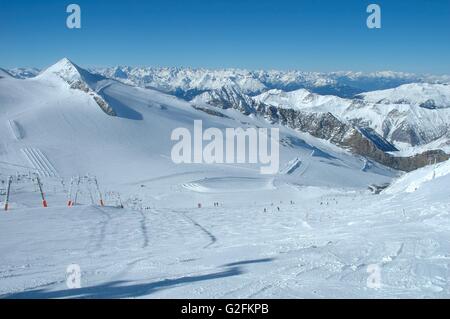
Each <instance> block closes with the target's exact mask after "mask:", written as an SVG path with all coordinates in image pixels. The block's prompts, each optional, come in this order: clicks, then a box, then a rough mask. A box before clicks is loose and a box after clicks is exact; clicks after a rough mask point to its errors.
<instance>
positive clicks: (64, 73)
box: [38, 58, 82, 83]
mask: <svg viewBox="0 0 450 319" xmlns="http://www.w3.org/2000/svg"><path fill="white" fill-rule="evenodd" d="M54 76H57V77H59V78H62V79H63V80H64V81H66V82H68V83H73V82H75V81H80V80H82V77H81V72H80V68H79V67H78V66H77V65H76V64H74V63H73V62H72V61H70V60H69V59H67V58H63V59H61V60H59V61H58V62H56V63H55V64H53V65H52V66H50V67H49V68H47V69H46V70H44V71H43V72H42V73H41V74H40V75H39V76H38V77H39V78H44V77H46V78H47V77H54Z"/></svg>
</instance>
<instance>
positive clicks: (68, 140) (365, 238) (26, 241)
mask: <svg viewBox="0 0 450 319" xmlns="http://www.w3.org/2000/svg"><path fill="white" fill-rule="evenodd" d="M80 83H81V85H80ZM71 87H76V88H71ZM78 88H82V89H78ZM98 97H100V98H101V99H103V100H104V101H106V102H107V104H108V105H109V106H110V107H111V108H112V109H113V111H114V113H115V114H116V115H117V116H111V115H108V114H106V113H105V112H104V111H103V110H102V109H101V108H100V106H99V104H98V103H97V102H96V100H95V98H98ZM222 112H223V115H225V116H226V117H220V116H214V115H209V114H207V113H205V112H202V111H200V110H196V109H195V108H193V107H192V106H191V105H190V104H189V103H188V102H185V101H183V100H180V99H177V98H175V97H173V96H170V95H167V94H164V93H161V92H159V91H155V90H148V89H142V88H136V87H132V86H128V85H125V84H122V83H119V82H116V81H114V80H110V79H106V78H103V77H100V76H94V75H91V74H90V73H88V72H86V71H84V70H83V69H81V68H79V67H77V66H76V65H73V64H72V63H71V62H70V61H68V60H62V61H60V62H59V63H57V64H56V65H55V66H52V67H51V68H49V69H47V70H46V71H44V72H43V73H41V74H40V75H39V76H37V77H35V78H31V79H26V80H19V79H14V78H12V77H7V76H5V77H3V78H1V79H0V136H1V139H0V179H2V180H4V179H5V178H6V177H7V176H8V175H15V174H16V173H17V172H19V173H21V174H28V173H29V172H36V173H38V174H40V176H41V179H42V181H43V184H44V189H45V192H46V196H47V201H48V203H49V207H48V208H46V209H44V208H41V207H40V205H41V203H40V197H39V194H38V193H37V192H36V189H35V187H34V186H33V185H31V184H30V183H27V182H26V181H24V180H22V181H21V182H17V183H13V188H12V193H11V202H10V211H9V212H8V213H4V212H1V213H0V256H1V259H0V297H2V298H74V297H83V298H107V297H113V298H164V297H175V298H179V297H185V298H228V297H250V298H258V297H269V298H291V297H312V298H317V297H367V298H371V297H417V298H422V297H448V296H450V290H449V282H448V278H449V268H448V261H449V259H448V258H449V256H448V251H449V242H450V240H449V239H450V236H449V232H448V229H449V228H448V227H449V218H448V214H447V213H446V212H447V211H448V209H449V206H450V200H449V199H447V197H448V196H446V195H445V194H444V192H442V193H439V194H440V195H439V194H438V193H437V192H435V195H434V196H433V197H432V199H433V200H432V201H431V200H429V199H428V198H429V197H428V195H427V194H428V193H424V192H421V191H416V192H413V193H404V192H403V191H399V192H398V193H392V194H389V193H383V194H381V195H379V196H375V195H372V194H369V192H368V191H367V187H368V185H372V184H377V185H382V184H384V183H386V182H390V181H391V180H392V178H394V177H396V175H397V173H396V172H393V171H391V170H389V169H387V168H385V167H382V166H379V165H377V164H375V163H373V164H372V165H367V162H366V161H365V160H364V159H362V158H358V157H355V156H353V155H351V154H349V153H348V152H346V151H344V150H342V149H339V148H338V147H336V146H333V145H331V144H330V143H328V142H327V141H322V140H319V139H316V138H312V137H311V136H309V135H307V134H300V133H298V132H294V131H292V130H288V129H285V128H280V129H281V130H280V133H281V141H280V156H281V162H280V169H281V170H282V171H281V173H280V174H278V175H274V176H265V175H260V174H259V166H258V165H255V164H214V165H207V164H183V165H176V164H174V163H173V162H172V161H171V159H170V153H171V148H172V146H173V144H174V142H173V141H171V140H170V136H171V133H172V130H173V129H175V128H178V127H186V128H189V129H191V130H192V127H193V122H194V120H202V121H203V126H204V128H208V127H217V128H219V129H225V128H227V127H244V128H245V127H256V126H258V127H270V124H269V123H268V122H266V121H265V119H262V118H257V117H247V116H244V115H242V114H240V113H239V112H237V111H234V110H224V111H222ZM294 164H295V165H294ZM294 167H295V169H294ZM284 168H286V169H287V171H288V172H289V173H287V171H283V169H284ZM283 173H284V174H283ZM85 174H92V175H95V176H96V177H97V178H98V180H99V182H100V187H101V190H102V192H103V193H104V195H105V202H106V206H105V207H98V206H97V205H96V203H97V202H98V198H96V197H95V194H94V197H95V198H93V197H91V196H92V194H89V191H88V190H86V189H85V190H83V192H81V193H80V194H79V201H78V202H79V205H76V206H75V207H72V208H67V207H66V202H67V191H68V183H69V181H70V178H71V177H72V176H74V175H85ZM61 179H62V180H63V183H61ZM437 181H438V179H436V180H433V181H431V183H435V182H437ZM0 188H3V186H2V185H0ZM424 190H425V188H424ZM111 192H115V193H120V195H121V199H122V202H123V204H124V206H125V208H124V209H119V208H117V206H118V202H117V199H114V198H112V197H109V196H107V194H110V193H111ZM0 193H1V192H0ZM90 197H91V198H90ZM3 198H4V197H3V196H1V200H0V201H3ZM430 198H431V197H430ZM92 201H93V202H94V204H92ZM214 202H219V207H215V206H214V205H213V203H214ZM198 204H201V207H202V208H198ZM70 264H78V265H79V266H80V267H81V283H82V288H81V289H69V288H68V287H67V286H66V277H67V273H66V269H67V266H69V265H70ZM372 264H377V265H379V266H380V267H381V276H382V277H381V288H380V289H370V288H368V286H367V278H368V276H369V274H368V273H367V267H368V266H369V265H372Z"/></svg>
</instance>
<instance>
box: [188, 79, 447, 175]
mask: <svg viewBox="0 0 450 319" xmlns="http://www.w3.org/2000/svg"><path fill="white" fill-rule="evenodd" d="M271 92H272V93H270V92H266V93H264V94H263V96H264V98H262V97H261V96H259V97H256V98H251V97H249V96H247V95H246V94H244V93H242V92H239V90H238V89H236V88H230V87H225V88H222V89H220V90H213V91H209V92H205V93H202V94H201V95H199V96H197V97H196V98H194V99H193V100H192V103H194V105H197V104H198V105H201V104H208V105H211V106H214V107H219V108H222V109H229V108H234V109H236V110H238V111H240V112H242V113H243V114H246V115H249V114H256V115H259V116H263V117H265V118H266V119H267V120H268V121H270V122H271V123H278V124H281V125H284V126H287V127H289V128H292V129H295V130H298V131H301V132H306V133H309V134H311V135H312V136H314V137H318V138H321V139H324V140H328V141H330V142H331V143H333V144H335V145H337V146H340V147H342V148H345V149H347V150H349V151H351V152H353V153H355V154H358V155H361V156H365V157H367V158H369V159H373V160H375V161H377V162H379V163H381V164H384V165H386V166H389V167H392V168H395V169H399V170H403V171H411V170H414V169H417V168H419V167H422V166H424V165H428V164H429V162H430V161H437V162H441V161H443V160H447V159H448V158H449V157H448V156H447V155H446V153H445V152H443V151H427V152H425V153H423V154H416V155H415V156H409V157H396V156H393V155H392V154H389V153H388V152H395V151H397V148H396V147H395V146H394V145H393V144H392V143H391V142H389V141H388V140H387V139H386V138H385V137H383V135H380V134H378V133H377V132H376V131H375V130H374V129H372V128H370V127H369V126H368V125H369V124H367V123H364V121H363V118H361V119H353V120H351V121H347V120H343V119H341V118H342V117H337V116H335V115H334V114H333V113H331V112H328V111H326V107H327V106H330V105H332V106H333V108H336V107H339V105H342V107H343V108H345V107H348V108H349V109H352V108H353V109H354V108H359V107H364V106H365V105H366V104H365V102H364V101H358V100H356V101H349V100H345V99H340V98H337V97H321V96H317V95H314V94H311V93H309V92H308V91H306V90H301V92H298V91H296V92H289V93H286V94H285V93H284V92H282V91H271ZM271 94H276V95H280V96H282V100H281V101H282V103H284V104H280V103H275V100H273V96H272V95H271ZM290 94H295V95H294V97H295V98H292V97H291V96H290ZM299 99H300V100H299ZM262 101H264V102H268V103H271V104H272V105H268V104H266V103H264V102H262ZM295 101H299V103H300V104H294V103H295ZM321 110H325V111H321ZM388 121H389V119H388V120H385V121H384V130H386V133H385V134H384V135H385V136H390V137H391V138H392V139H394V140H397V141H398V140H401V141H409V142H410V143H411V145H414V144H413V143H416V142H417V141H419V139H418V138H417V139H414V138H415V134H416V131H415V130H413V129H407V128H406V127H405V126H404V125H405V124H401V125H397V126H396V127H395V130H394V131H393V133H391V134H389V132H390V130H392V127H393V126H391V127H387V124H386V123H388Z"/></svg>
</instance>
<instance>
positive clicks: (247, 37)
mask: <svg viewBox="0 0 450 319" xmlns="http://www.w3.org/2000/svg"><path fill="white" fill-rule="evenodd" d="M0 1H1V2H0V40H1V41H0V66H1V67H6V68H10V67H16V66H36V67H45V66H48V65H50V64H52V63H54V62H55V61H57V60H59V59H60V58H62V57H69V58H70V59H72V60H73V61H74V62H76V63H78V64H80V65H82V66H113V65H132V66H142V65H146V66H192V67H208V68H222V67H239V68H249V69H270V68H275V69H301V70H306V71H336V70H354V71H375V70H395V71H408V72H417V73H435V74H443V73H446V74H450V0H370V1H366V0H340V1H338V0H295V1H294V0H277V1H275V0H274V1H267V0H209V1H208V0H123V1H119V0H72V1H62V0H9V1H8V0H0ZM70 3H77V4H79V5H80V6H81V9H82V29H81V30H69V29H67V28H66V18H67V16H68V14H67V13H66V6H67V5H68V4H70ZM370 3H378V4H380V5H381V8H382V29H380V30H369V29H368V28H367V27H366V18H367V16H368V14H367V13H366V7H367V5H368V4H370Z"/></svg>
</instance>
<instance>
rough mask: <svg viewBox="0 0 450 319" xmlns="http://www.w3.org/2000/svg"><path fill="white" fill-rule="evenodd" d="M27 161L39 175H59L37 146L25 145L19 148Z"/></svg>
mask: <svg viewBox="0 0 450 319" xmlns="http://www.w3.org/2000/svg"><path fill="white" fill-rule="evenodd" d="M21 151H22V154H23V155H24V156H25V158H26V159H27V160H28V162H29V163H30V164H31V165H32V166H33V167H34V168H35V169H36V171H37V172H38V174H39V175H41V176H44V177H59V175H58V172H57V171H56V169H55V167H54V166H53V165H52V164H51V162H50V161H49V160H48V158H47V156H45V154H44V153H42V151H41V150H40V149H38V148H33V147H25V148H22V149H21Z"/></svg>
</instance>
